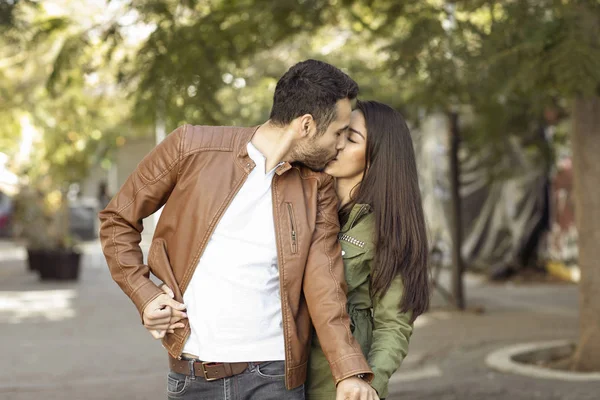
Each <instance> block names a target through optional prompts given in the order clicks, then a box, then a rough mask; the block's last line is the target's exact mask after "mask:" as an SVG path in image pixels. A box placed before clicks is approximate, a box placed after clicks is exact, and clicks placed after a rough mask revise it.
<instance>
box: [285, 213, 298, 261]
mask: <svg viewBox="0 0 600 400" xmlns="http://www.w3.org/2000/svg"><path fill="white" fill-rule="evenodd" d="M285 204H286V205H287V210H288V214H289V216H290V228H291V229H292V232H291V235H292V254H296V253H297V252H298V243H297V241H296V224H295V223H294V210H293V208H292V203H285Z"/></svg>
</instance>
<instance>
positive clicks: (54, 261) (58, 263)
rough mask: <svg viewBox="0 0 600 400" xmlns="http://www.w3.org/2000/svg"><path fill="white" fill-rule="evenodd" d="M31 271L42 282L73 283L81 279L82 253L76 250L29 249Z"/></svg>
mask: <svg viewBox="0 0 600 400" xmlns="http://www.w3.org/2000/svg"><path fill="white" fill-rule="evenodd" d="M27 255H28V261H29V269H30V270H34V271H38V272H39V274H40V279H41V280H61V281H71V280H77V279H78V278H79V269H80V262H81V253H79V252H77V251H74V250H58V249H57V250H33V249H27Z"/></svg>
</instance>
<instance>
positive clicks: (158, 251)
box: [148, 239, 183, 303]
mask: <svg viewBox="0 0 600 400" xmlns="http://www.w3.org/2000/svg"><path fill="white" fill-rule="evenodd" d="M148 266H149V267H150V271H152V273H153V274H154V275H155V276H156V277H157V278H158V279H160V280H161V281H162V282H163V283H164V284H166V285H167V286H168V287H169V288H170V289H171V290H172V291H173V294H175V300H177V301H178V302H180V303H183V295H182V293H181V290H180V289H179V284H178V283H177V280H176V279H175V275H174V274H173V268H172V267H171V262H170V261H169V254H168V253H167V242H166V241H165V240H164V239H154V240H153V241H152V244H151V245H150V251H149V252H148Z"/></svg>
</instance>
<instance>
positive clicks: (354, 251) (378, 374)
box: [306, 204, 413, 400]
mask: <svg viewBox="0 0 600 400" xmlns="http://www.w3.org/2000/svg"><path fill="white" fill-rule="evenodd" d="M374 222H375V221H374V218H373V214H372V213H371V211H370V207H369V205H366V204H362V205H361V204H357V205H355V206H354V207H353V208H352V210H351V212H350V216H349V218H348V220H347V222H346V223H345V224H344V226H343V227H342V230H341V231H340V235H339V239H340V243H341V246H342V257H343V258H344V267H345V271H346V281H347V283H348V313H349V314H350V320H351V328H352V333H353V335H354V337H355V338H356V339H357V340H358V343H360V346H361V348H362V351H363V353H364V354H365V357H366V358H367V360H368V361H369V365H370V366H371V368H372V369H373V372H374V374H375V378H374V380H373V382H372V383H371V384H372V385H373V387H374V388H375V390H377V393H378V394H379V397H380V398H385V397H386V396H387V395H388V382H389V380H390V376H391V375H392V374H393V373H394V372H395V371H396V370H397V369H398V368H399V367H400V364H401V363H402V360H403V359H404V357H406V354H407V352H408V342H409V339H410V336H411V334H412V330H413V325H412V321H411V314H410V313H401V312H400V301H401V299H402V292H403V286H402V280H401V279H400V277H397V278H396V279H395V280H394V281H393V282H392V285H391V286H390V289H389V290H388V291H387V292H386V294H385V296H383V297H382V298H373V297H372V296H371V294H370V290H369V289H370V280H371V277H372V276H373V267H374V265H373V259H374V256H375V254H374V251H375V243H374V239H373V238H374V233H375V231H374V230H375V223H374ZM306 398H307V399H310V400H313V399H316V400H320V399H335V386H334V381H333V377H332V375H331V371H330V369H329V364H328V363H327V360H326V359H325V356H324V354H323V352H322V350H321V347H320V345H319V341H318V338H317V336H316V335H314V336H313V340H312V348H311V353H310V362H309V369H308V380H307V382H306Z"/></svg>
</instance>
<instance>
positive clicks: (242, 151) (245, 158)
mask: <svg viewBox="0 0 600 400" xmlns="http://www.w3.org/2000/svg"><path fill="white" fill-rule="evenodd" d="M261 126H262V125H257V126H253V127H250V128H243V129H242V132H241V133H240V135H239V138H238V140H237V141H236V143H235V149H234V150H235V152H236V154H237V159H238V160H239V161H240V163H241V165H242V167H244V169H246V171H247V172H250V171H251V170H252V169H253V168H254V167H255V166H256V164H255V162H254V161H252V158H250V156H249V155H248V143H250V141H252V138H253V137H254V134H255V133H256V131H257V130H258V128H260V127H261ZM291 168H292V165H291V164H290V163H289V162H287V161H286V162H284V163H282V164H280V165H279V167H277V169H276V170H275V173H276V174H277V175H282V174H283V173H285V172H287V171H288V170H290V169H291Z"/></svg>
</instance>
